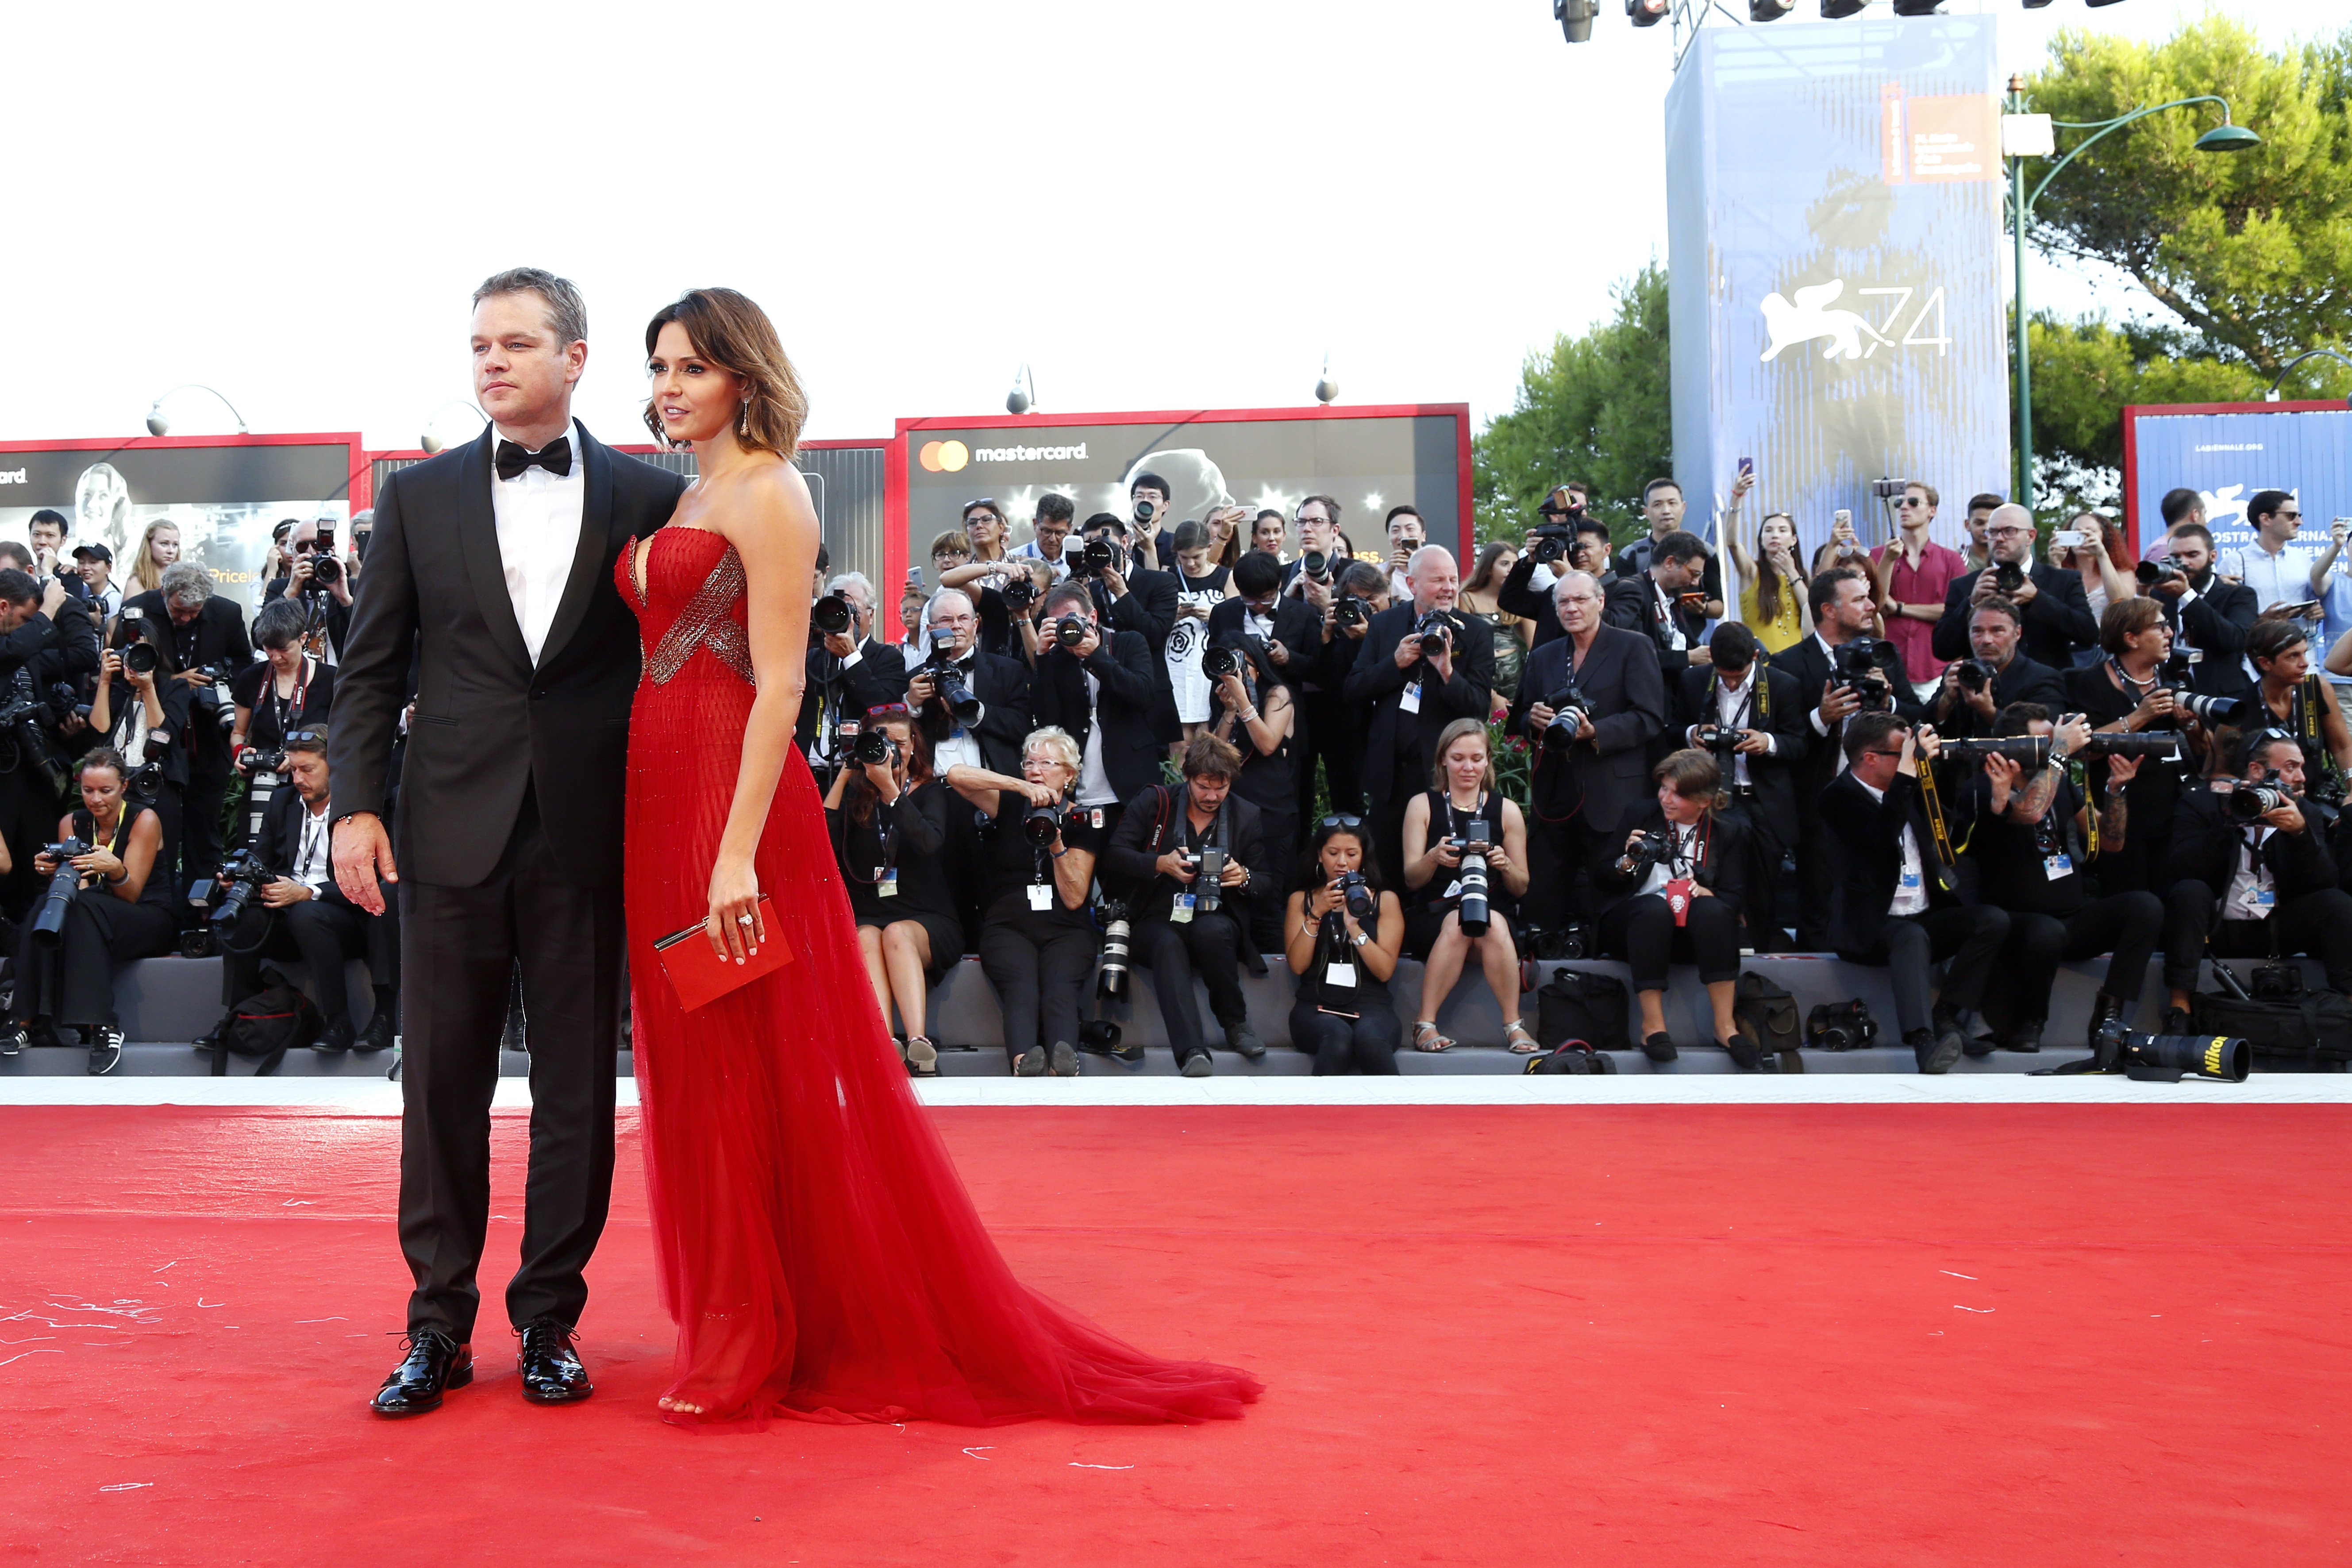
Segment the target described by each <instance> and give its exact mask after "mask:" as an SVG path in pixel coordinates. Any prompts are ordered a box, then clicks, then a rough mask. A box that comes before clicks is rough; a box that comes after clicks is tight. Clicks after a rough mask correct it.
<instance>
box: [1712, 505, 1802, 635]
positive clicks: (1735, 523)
mask: <svg viewBox="0 0 2352 1568" xmlns="http://www.w3.org/2000/svg"><path fill="white" fill-rule="evenodd" d="M1755 483H1756V476H1755V475H1753V474H1748V473H1743V474H1741V475H1740V476H1739V478H1738V479H1737V480H1735V481H1733V483H1732V487H1731V504H1730V505H1729V506H1727V507H1726V508H1725V509H1724V512H1723V537H1724V538H1725V539H1726V540H1727V541H1729V542H1730V544H1731V564H1732V566H1733V567H1734V568H1735V569H1736V570H1737V571H1738V573H1739V584H1740V587H1739V618H1740V619H1741V620H1742V621H1744V622H1745V623H1747V626H1748V630H1749V631H1751V632H1754V633H1755V634H1756V640H1757V641H1758V642H1759V643H1762V644H1763V645H1764V651H1765V652H1766V653H1768V654H1772V653H1779V652H1780V650H1781V649H1782V648H1784V647H1793V646H1795V645H1796V644H1798V643H1800V642H1802V641H1803V640H1804V639H1805V633H1806V632H1807V630H1808V629H1809V628H1808V627H1807V626H1806V624H1805V583H1806V580H1805V573H1804V568H1803V567H1801V566H1800V565H1798V563H1797V522H1796V520H1795V519H1794V518H1792V517H1790V515H1789V514H1788V513H1787V512H1785V511H1775V512H1767V513H1766V514H1765V517H1764V521H1763V523H1762V524H1761V525H1760V526H1759V528H1758V529H1757V531H1756V555H1754V556H1751V555H1750V554H1748V550H1747V547H1746V546H1745V545H1744V544H1742V543H1741V542H1740V538H1739V503H1740V501H1741V500H1744V499H1746V497H1747V495H1748V490H1749V489H1752V488H1753V487H1754V485H1755ZM1757 556H1761V557H1762V558H1763V559H1762V562H1761V564H1760V565H1759V563H1758V560H1757Z"/></svg>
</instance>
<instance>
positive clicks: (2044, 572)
mask: <svg viewBox="0 0 2352 1568" xmlns="http://www.w3.org/2000/svg"><path fill="white" fill-rule="evenodd" d="M1985 544H1986V547H1987V548H1988V549H1990V551H1991V552H1992V564H1991V565H1990V566H1987V567H1985V568H1983V569H1982V570H1981V571H1977V572H1970V573H1968V574H1964V575H1962V576H1959V577H1956V578H1954V579H1953V580H1952V585H1951V586H1950V587H1949V588H1948V589H1946V590H1945V592H1944V615H1943V618H1942V619H1940V620H1938V621H1937V623H1936V636H1935V638H1934V640H1933V641H1932V642H1931V643H1930V644H1929V645H1928V646H1929V647H1930V649H1931V651H1933V652H1934V654H1935V656H1936V657H1937V658H1940V659H1946V660H1949V659H1955V658H1968V657H1969V616H1971V615H1973V614H1974V613H1975V611H1976V607H1977V606H1978V605H1980V604H1982V603H1983V602H1984V601H1985V600H1987V599H1989V598H1991V597H1993V596H1994V595H2000V596H2001V597H2003V598H2007V599H2009V600H2011V601H2012V602H2014V603H2015V604H2016V605H2017V608H2018V612H2019V614H2020V616H2021V619H2022V621H2023V626H2024V642H2023V647H2024V648H2025V653H2026V657H2027V658H2032V659H2033V660H2034V661H2035V662H2036V663H2039V664H2046V665H2048V666H2049V667H2050V668H2053V669H2064V668H2067V667H2068V666H2070V665H2072V664H2073V663H2074V655H2075V653H2076V652H2077V651H2078V650H2080V649H2083V648H2088V647H2097V646H2098V642H2099V623H2098V619H2097V617H2095V616H2093V615H2092V614H2091V602H2090V600H2088V599H2086V598H2084V596H2083V579H2082V576H2081V574H2079V573H2075V572H2072V571H2068V570H2066V569H2064V568H2063V567H2057V566H2053V565H2051V564H2050V563H2048V562H2047V561H2044V560H2042V559H2041V556H2040V553H2039V552H2037V551H2035V549H2034V548H2033V514H2032V512H2030V511H2028V510H2025V509H2024V508H2023V507H2021V506H2019V505H2017V504H2016V503H2015V502H2014V501H2012V502H2011V503H2009V504H2007V505H2005V506H2000V507H1995V508H1994V509H1993V513H1992V516H1991V517H1990V518H1989V519H1987V520H1986V522H1985ZM2010 567H2013V568H2015V573H2014V575H2015V576H2016V578H2017V581H2016V583H2015V584H2012V585H2010V586H2006V587H2004V586H2003V584H2002V581H2001V578H2002V575H2003V569H2004V568H2010Z"/></svg>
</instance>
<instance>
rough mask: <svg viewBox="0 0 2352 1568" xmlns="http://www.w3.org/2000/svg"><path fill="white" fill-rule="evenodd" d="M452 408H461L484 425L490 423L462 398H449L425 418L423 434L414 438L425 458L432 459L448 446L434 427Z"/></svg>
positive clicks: (479, 411) (476, 408)
mask: <svg viewBox="0 0 2352 1568" xmlns="http://www.w3.org/2000/svg"><path fill="white" fill-rule="evenodd" d="M452 408H462V409H464V410H465V411H466V412H467V413H468V414H470V415H472V416H474V417H475V418H477V419H478V420H480V421H481V422H482V423H483V424H485V425H488V423H489V422H490V416H488V415H487V414H485V413H483V412H482V411H481V410H480V409H479V408H478V407H476V406H475V405H473V404H470V403H468V402H467V401H466V400H465V399H464V398H462V397H453V398H451V399H450V400H449V401H448V402H446V403H445V404H443V405H441V406H440V407H438V408H436V409H435V410H434V411H433V412H432V413H430V414H428V415H426V416H425V434H423V435H422V436H419V437H417V438H416V444H417V445H418V446H419V447H423V448H425V456H426V457H428V458H429V457H433V456H435V455H436V454H437V453H439V452H440V451H441V449H442V448H443V447H446V446H448V444H449V443H448V442H446V441H444V440H443V439H441V437H440V436H439V435H438V434H437V433H436V431H435V429H434V425H435V423H436V421H438V420H439V419H440V417H441V416H443V415H444V414H446V413H447V412H448V411H449V410H451V409H452Z"/></svg>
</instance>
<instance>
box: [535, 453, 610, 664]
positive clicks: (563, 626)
mask: <svg viewBox="0 0 2352 1568" xmlns="http://www.w3.org/2000/svg"><path fill="white" fill-rule="evenodd" d="M580 461H581V466H582V470H583V478H584V480H585V483H584V485H583V493H582V495H581V498H580V543H579V547H578V548H577V549H575V550H574V551H573V552H572V575H571V576H569V577H568V578H566V579H565V580H564V584H563V597H562V599H561V600H559V601H557V603H556V606H555V619H554V620H552V621H551V622H549V623H548V627H547V641H546V642H545V643H544V644H542V645H541V647H540V650H539V662H540V664H541V666H542V667H544V666H546V665H549V664H551V663H553V662H554V660H555V656H556V655H557V654H559V653H561V652H562V651H563V645H564V644H565V643H567V642H569V641H571V640H572V633H574V632H576V631H578V630H579V629H580V623H581V622H582V621H583V620H585V619H586V618H587V616H588V601H589V600H590V599H591V598H592V597H593V596H594V595H595V592H596V588H597V584H599V583H601V582H603V581H604V580H605V579H607V578H608V577H609V576H610V575H611V567H610V564H609V563H610V562H611V561H612V558H613V547H614V543H615V541H614V539H613V538H612V537H611V535H612V531H613V454H612V452H611V450H610V449H608V448H607V447H605V445H604V443H603V442H602V441H599V440H597V439H596V438H595V437H593V436H591V435H589V434H588V426H585V425H583V426H580Z"/></svg>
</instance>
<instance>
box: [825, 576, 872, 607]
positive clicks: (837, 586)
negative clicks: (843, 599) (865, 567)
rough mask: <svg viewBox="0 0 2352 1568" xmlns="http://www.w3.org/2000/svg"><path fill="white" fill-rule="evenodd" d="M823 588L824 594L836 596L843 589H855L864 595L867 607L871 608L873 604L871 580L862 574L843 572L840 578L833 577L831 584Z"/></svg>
mask: <svg viewBox="0 0 2352 1568" xmlns="http://www.w3.org/2000/svg"><path fill="white" fill-rule="evenodd" d="M824 586H825V592H827V593H829V594H838V593H840V592H841V591H842V590H843V589H844V588H856V590H857V591H858V592H860V593H862V594H864V595H866V605H868V607H871V606H872V605H873V604H874V582H873V579H871V578H869V577H867V576H866V574H865V573H863V572H844V573H843V574H841V575H840V576H838V577H835V579H834V580H833V581H832V582H830V583H827V584H825V585H824Z"/></svg>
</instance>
